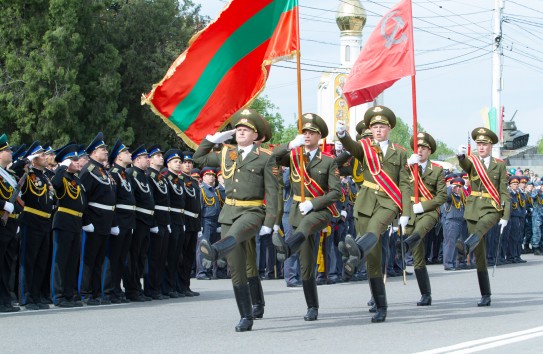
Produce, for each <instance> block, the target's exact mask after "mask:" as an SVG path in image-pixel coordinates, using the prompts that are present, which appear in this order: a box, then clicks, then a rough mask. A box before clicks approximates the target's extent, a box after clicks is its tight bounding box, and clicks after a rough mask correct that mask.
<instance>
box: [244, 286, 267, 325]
mask: <svg viewBox="0 0 543 354" xmlns="http://www.w3.org/2000/svg"><path fill="white" fill-rule="evenodd" d="M247 280H248V281H249V290H250V291H251V300H252V302H253V318H254V319H255V320H256V319H260V318H262V317H263V316H264V306H265V305H266V303H265V302H264V291H262V283H261V282H260V277H250V278H249V279H247Z"/></svg>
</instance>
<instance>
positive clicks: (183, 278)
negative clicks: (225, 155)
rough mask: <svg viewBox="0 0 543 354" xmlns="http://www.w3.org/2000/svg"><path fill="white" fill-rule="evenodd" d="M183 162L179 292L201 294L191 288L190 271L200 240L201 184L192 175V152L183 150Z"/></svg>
mask: <svg viewBox="0 0 543 354" xmlns="http://www.w3.org/2000/svg"><path fill="white" fill-rule="evenodd" d="M182 161H183V162H182V163H181V175H180V176H179V177H180V178H181V179H182V180H183V183H184V187H183V188H184V189H185V210H184V212H183V214H184V219H185V220H184V221H185V237H184V238H183V243H182V245H181V250H182V251H181V252H182V258H181V260H180V262H179V264H178V268H177V276H178V281H177V292H178V293H180V294H183V295H184V296H187V297H193V296H199V295H200V293H199V292H197V291H192V290H191V289H190V273H191V271H192V265H193V264H194V260H195V258H196V242H197V241H198V232H200V231H201V228H202V226H201V223H200V195H199V193H198V191H199V188H200V187H199V184H198V181H197V180H196V179H194V178H193V177H191V171H192V169H193V167H194V160H193V159H192V152H190V151H183V160H182ZM183 295H182V296H183Z"/></svg>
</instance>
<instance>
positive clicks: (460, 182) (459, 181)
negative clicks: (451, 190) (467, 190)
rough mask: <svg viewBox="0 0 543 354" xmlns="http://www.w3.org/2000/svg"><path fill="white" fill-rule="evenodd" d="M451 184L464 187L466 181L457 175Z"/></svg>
mask: <svg viewBox="0 0 543 354" xmlns="http://www.w3.org/2000/svg"><path fill="white" fill-rule="evenodd" d="M450 184H451V185H452V186H458V187H463V186H464V185H465V184H466V182H464V179H463V178H460V177H456V178H453V179H452V180H451V182H450Z"/></svg>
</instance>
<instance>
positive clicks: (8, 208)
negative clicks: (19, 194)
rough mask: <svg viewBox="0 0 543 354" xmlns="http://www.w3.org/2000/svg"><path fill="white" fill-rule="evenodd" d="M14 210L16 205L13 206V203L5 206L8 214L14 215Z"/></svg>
mask: <svg viewBox="0 0 543 354" xmlns="http://www.w3.org/2000/svg"><path fill="white" fill-rule="evenodd" d="M13 209H15V205H13V203H10V202H6V204H4V210H5V211H7V212H8V214H11V213H13Z"/></svg>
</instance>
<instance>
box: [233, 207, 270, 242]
mask: <svg viewBox="0 0 543 354" xmlns="http://www.w3.org/2000/svg"><path fill="white" fill-rule="evenodd" d="M263 221H264V215H259V214H255V213H247V214H244V215H242V216H240V217H239V218H237V219H236V220H235V221H234V223H233V224H232V226H230V229H229V230H228V235H226V236H230V235H231V236H234V237H235V238H236V239H237V240H238V242H243V241H246V240H248V239H250V238H252V237H254V236H256V234H257V232H258V231H259V230H260V227H261V226H262V222H263Z"/></svg>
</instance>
